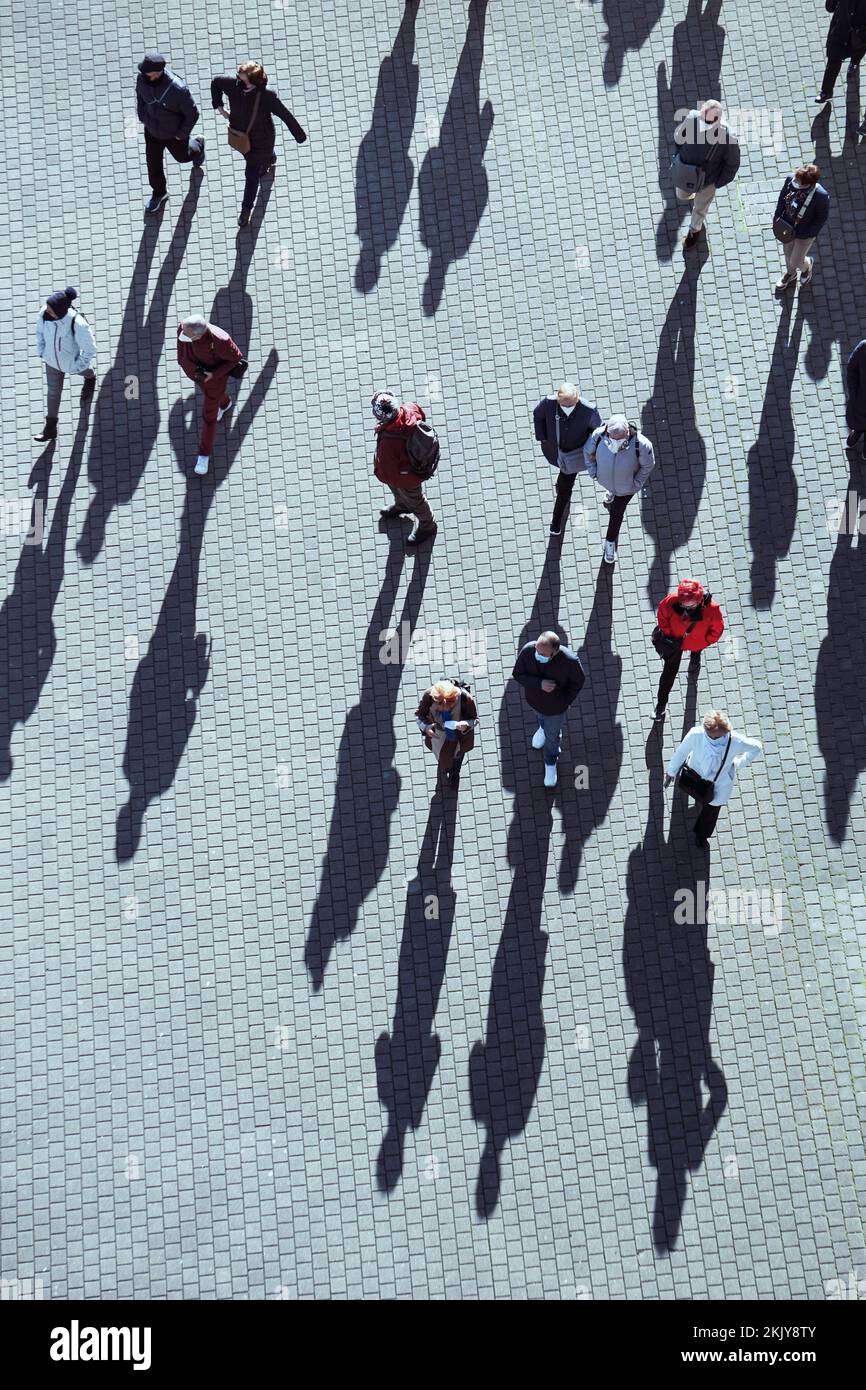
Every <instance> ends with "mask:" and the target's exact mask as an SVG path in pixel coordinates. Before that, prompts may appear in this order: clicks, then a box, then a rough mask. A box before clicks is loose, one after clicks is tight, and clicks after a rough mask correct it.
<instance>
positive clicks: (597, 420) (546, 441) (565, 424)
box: [532, 396, 601, 464]
mask: <svg viewBox="0 0 866 1390" xmlns="http://www.w3.org/2000/svg"><path fill="white" fill-rule="evenodd" d="M558 410H559V402H558V401H557V399H556V397H555V396H554V397H552V398H551V397H550V396H545V398H544V400H543V401H539V402H538V405H537V406H536V407H535V409H534V410H533V412H532V423H533V424H534V426H535V438H536V439H537V440H538V441H539V443H540V444H541V452H542V453H543V454H544V457H545V458H546V459H547V461H548V463H554V464H555V463H556V462H557V460H558V456H557V452H556V412H557V411H558ZM600 424H601V416H600V415H599V413H598V411H597V410H596V408H595V406H594V405H587V403H586V401H578V403H577V405H576V406H575V407H574V410H573V411H572V412H571V414H570V415H566V414H564V413H563V412H560V417H559V442H560V445H561V447H562V450H563V452H564V453H568V452H569V450H570V449H582V448H583V446H584V444H585V443H586V441H587V440H588V439H589V436H590V435H591V434H592V432H593V430H594V429H597V428H598V426H599V425H600Z"/></svg>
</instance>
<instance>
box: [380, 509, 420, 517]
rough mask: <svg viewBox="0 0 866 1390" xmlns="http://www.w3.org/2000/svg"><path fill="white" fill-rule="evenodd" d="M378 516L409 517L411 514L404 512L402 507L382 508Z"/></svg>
mask: <svg viewBox="0 0 866 1390" xmlns="http://www.w3.org/2000/svg"><path fill="white" fill-rule="evenodd" d="M379 515H380V516H388V517H397V516H411V515H412V513H411V512H404V511H403V508H402V507H383V508H382V510H381V511H380V513H379Z"/></svg>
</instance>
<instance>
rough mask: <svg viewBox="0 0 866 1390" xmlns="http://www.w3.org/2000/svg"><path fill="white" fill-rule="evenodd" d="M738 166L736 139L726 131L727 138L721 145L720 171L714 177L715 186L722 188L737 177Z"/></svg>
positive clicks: (738, 148) (738, 157)
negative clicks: (716, 176) (715, 177)
mask: <svg viewBox="0 0 866 1390" xmlns="http://www.w3.org/2000/svg"><path fill="white" fill-rule="evenodd" d="M739 167H740V147H739V145H738V144H737V141H736V140H735V139H734V137H733V135H731V133H730V131H728V138H727V140H726V141H725V144H724V146H723V153H722V171H721V173H720V174H719V177H718V178H717V179H716V188H724V187H725V185H726V184H729V183H733V181H734V179H735V178H736V177H737V171H738V169H739Z"/></svg>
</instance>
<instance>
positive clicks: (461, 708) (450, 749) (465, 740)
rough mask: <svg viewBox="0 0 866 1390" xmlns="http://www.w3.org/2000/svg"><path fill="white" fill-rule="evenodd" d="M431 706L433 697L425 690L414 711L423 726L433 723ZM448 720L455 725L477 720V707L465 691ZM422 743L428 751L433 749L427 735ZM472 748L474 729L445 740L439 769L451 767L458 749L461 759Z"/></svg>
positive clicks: (461, 692) (440, 754) (461, 693)
mask: <svg viewBox="0 0 866 1390" xmlns="http://www.w3.org/2000/svg"><path fill="white" fill-rule="evenodd" d="M432 705H433V696H432V694H431V692H430V691H429V690H425V691H424V694H423V695H422V696H421V703H420V704H419V706H418V708H417V709H416V711H415V718H416V719H420V720H422V721H423V723H425V724H432V723H434V720H433V719H431V717H430V710H431V708H432ZM450 718H452V719H453V720H454V722H455V723H459V722H460V720H461V719H477V718H478V706H477V705H476V703H475V701H474V700H473V698H472V696H471V695H469V694H467V692H466V691H465V690H461V691H460V699H459V700H458V701H457V704H456V705H455V706H454V712H453V714H452V715H451V716H450ZM424 742H425V744H426V746H427V749H428V751H429V750H430V749H431V748H432V747H433V740H432V739H431V737H430V735H429V734H425V735H424ZM474 747H475V730H474V729H467V730H466V732H465V734H458V735H457V737H456V738H449V739H446V740H445V742H444V743H443V745H442V748H441V750H440V753H439V765H440V767H442V768H443V769H444V770H445V771H447V770H448V768H450V767H451V766H452V764H453V762H454V759H455V757H456V755H457V752H458V749H459V751H460V756H461V757H462V756H463V754H464V753H468V752H469V750H470V748H474Z"/></svg>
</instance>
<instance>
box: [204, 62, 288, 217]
mask: <svg viewBox="0 0 866 1390" xmlns="http://www.w3.org/2000/svg"><path fill="white" fill-rule="evenodd" d="M210 95H211V101H212V103H213V108H214V110H215V111H218V112H219V114H220V115H221V116H223V117H224V118H225V119H226V120H227V121H228V123H229V144H230V145H231V146H232V148H233V149H236V150H239V151H240V153H241V154H242V155H243V157H244V160H245V161H246V166H247V169H246V178H245V181H244V196H243V202H242V203H241V212H240V216H239V218H238V226H239V227H246V225H247V223H248V222H249V220H250V214H251V212H252V210H253V204H254V202H255V201H256V194H257V193H258V191H259V182H260V181H261V179H262V178H264V177H265V175H267V176H269V177H270V176H272V175H273V174H274V173H275V171H276V164H277V156H276V154H275V153H274V143H275V141H276V138H277V133H276V129H275V127H274V116H279V118H280V120H281V121H284V122H285V124H286V125H287V126H288V127H289V130H290V131H291V132H292V134H293V135H294V137H295V139H296V140H297V142H298V144H299V145H302V144H303V142H304V141H305V140H306V138H307V136H306V132H305V131H304V130H302V128H301V127H300V125H299V124H298V122H297V121H296V120H295V118H294V116H293V115H292V113H291V111H289V110H288V109H287V108H286V107H285V106H284V105H283V103H282V102H281V101H280V99H279V97H278V96H277V94H276V92H271V91H268V75H267V73H266V72H265V70H264V68H263V67H262V65H261V63H241V65H240V67H239V68H238V72H237V77H215V78H214V79H213V81H212V82H211V84H210ZM226 98H227V99H228V103H229V109H228V111H227V110H226V109H225V106H224V105H223V102H224V100H225V99H226Z"/></svg>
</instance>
